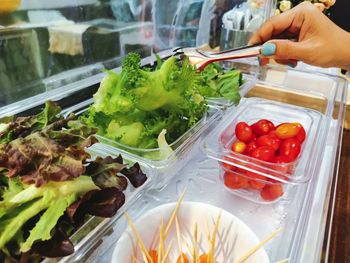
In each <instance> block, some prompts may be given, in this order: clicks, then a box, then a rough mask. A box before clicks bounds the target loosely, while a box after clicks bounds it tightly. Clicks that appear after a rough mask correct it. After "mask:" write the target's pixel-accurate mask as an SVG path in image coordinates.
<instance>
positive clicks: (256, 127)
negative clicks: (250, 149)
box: [252, 119, 275, 136]
mask: <svg viewBox="0 0 350 263" xmlns="http://www.w3.org/2000/svg"><path fill="white" fill-rule="evenodd" d="M252 129H253V132H254V134H255V135H257V136H261V135H266V134H268V133H269V132H270V131H272V130H274V129H275V125H273V123H272V122H271V121H269V120H264V119H263V120H259V121H257V122H256V123H254V124H253V125H252Z"/></svg>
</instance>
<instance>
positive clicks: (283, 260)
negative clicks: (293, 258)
mask: <svg viewBox="0 0 350 263" xmlns="http://www.w3.org/2000/svg"><path fill="white" fill-rule="evenodd" d="M288 261H289V258H285V259H281V260H279V261H276V263H286V262H288Z"/></svg>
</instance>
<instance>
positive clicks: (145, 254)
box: [124, 212, 152, 262]
mask: <svg viewBox="0 0 350 263" xmlns="http://www.w3.org/2000/svg"><path fill="white" fill-rule="evenodd" d="M124 216H125V217H126V220H127V221H128V224H129V225H130V227H131V229H132V231H133V232H134V235H135V236H136V239H137V242H138V243H139V246H140V248H141V251H142V254H143V257H144V260H145V257H146V258H147V259H148V261H149V262H152V258H151V256H150V255H149V253H148V251H147V248H146V246H145V244H144V243H143V241H142V238H141V236H140V234H139V232H138V231H137V229H136V227H135V226H134V224H133V223H132V221H131V218H130V216H129V215H128V213H127V212H125V213H124ZM146 262H147V261H146Z"/></svg>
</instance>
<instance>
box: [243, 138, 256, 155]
mask: <svg viewBox="0 0 350 263" xmlns="http://www.w3.org/2000/svg"><path fill="white" fill-rule="evenodd" d="M256 148H258V142H257V140H252V141H251V142H250V143H248V144H247V147H246V149H245V152H244V153H245V154H247V155H251V154H252V152H253V151H254V150H255V149H256Z"/></svg>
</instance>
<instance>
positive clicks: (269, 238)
mask: <svg viewBox="0 0 350 263" xmlns="http://www.w3.org/2000/svg"><path fill="white" fill-rule="evenodd" d="M281 231H282V228H278V229H277V230H275V231H274V232H272V233H271V234H270V235H269V236H268V237H267V238H265V239H264V240H263V241H261V242H260V243H259V244H257V245H256V246H255V247H253V248H252V249H250V250H249V251H248V252H246V253H245V254H244V255H243V256H242V257H240V258H239V259H238V260H237V261H236V262H235V263H242V262H244V261H245V260H247V259H248V258H249V257H250V256H251V255H253V254H254V253H255V252H256V251H258V250H259V249H260V248H261V247H263V246H264V245H265V244H266V243H267V242H269V241H270V240H271V239H272V238H274V237H275V236H276V235H277V234H278V233H279V232H281Z"/></svg>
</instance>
